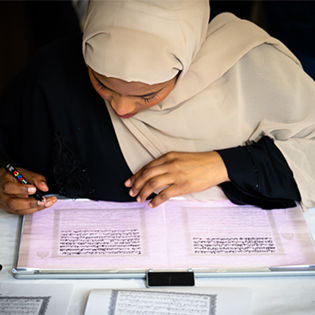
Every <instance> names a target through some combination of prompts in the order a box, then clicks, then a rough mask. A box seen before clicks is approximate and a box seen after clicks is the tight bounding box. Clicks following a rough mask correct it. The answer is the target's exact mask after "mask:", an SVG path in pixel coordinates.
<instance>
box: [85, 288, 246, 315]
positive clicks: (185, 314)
mask: <svg viewBox="0 0 315 315" xmlns="http://www.w3.org/2000/svg"><path fill="white" fill-rule="evenodd" d="M250 313H251V294H250V291H249V290H246V289H242V288H238V289H237V290H231V289H225V288H220V289H219V288H191V289H190V290H189V289H187V288H186V289H173V290H171V291H170V290H165V289H159V290H156V289H154V290H151V289H148V290H92V291H91V292H90V294H89V298H88V301H87V305H86V309H85V313H84V314H85V315H92V314H93V315H98V314H102V315H134V314H155V315H191V314H199V315H227V314H242V315H246V314H250Z"/></svg>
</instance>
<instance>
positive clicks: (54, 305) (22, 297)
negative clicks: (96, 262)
mask: <svg viewBox="0 0 315 315" xmlns="http://www.w3.org/2000/svg"><path fill="white" fill-rule="evenodd" d="M72 288H73V286H72V285H69V284H63V285H62V286H60V285H47V284H40V283H38V284H36V286H35V285H30V284H24V283H22V284H21V283H15V284H12V283H1V284H0V314H10V315H55V314H67V310H68V307H69V302H70V298H71V294H72Z"/></svg>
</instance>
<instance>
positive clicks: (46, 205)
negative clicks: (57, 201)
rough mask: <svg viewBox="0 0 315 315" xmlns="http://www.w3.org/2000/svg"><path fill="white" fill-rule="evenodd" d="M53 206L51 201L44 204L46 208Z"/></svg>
mask: <svg viewBox="0 0 315 315" xmlns="http://www.w3.org/2000/svg"><path fill="white" fill-rule="evenodd" d="M53 204H54V202H53V201H51V200H50V201H48V202H47V203H46V204H45V207H46V208H48V207H51V206H52V205H53Z"/></svg>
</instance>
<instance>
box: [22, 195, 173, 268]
mask: <svg viewBox="0 0 315 315" xmlns="http://www.w3.org/2000/svg"><path fill="white" fill-rule="evenodd" d="M162 211H163V209H162V208H160V209H150V208H149V207H147V208H146V207H145V206H144V205H139V204H137V203H111V202H108V203H107V202H95V201H81V202H80V201H73V200H61V201H58V203H57V205H56V206H54V207H52V208H49V209H46V210H44V211H40V212H36V213H34V214H32V215H27V216H25V222H24V230H23V236H22V242H21V247H20V254H19V261H18V266H19V267H22V268H23V267H29V268H41V269H55V268H60V269H82V268H83V269H93V270H95V269H102V270H103V269H123V268H131V269H133V268H136V269H146V268H147V266H150V265H151V263H152V262H154V264H153V265H152V267H156V266H163V267H166V266H167V265H168V259H167V257H166V256H165V255H164V253H165V251H166V246H167V240H166V238H165V237H164V235H165V232H164V229H165V226H166V225H165V221H164V217H163V214H162ZM151 227H153V228H151Z"/></svg>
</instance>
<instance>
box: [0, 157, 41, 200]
mask: <svg viewBox="0 0 315 315" xmlns="http://www.w3.org/2000/svg"><path fill="white" fill-rule="evenodd" d="M1 166H2V167H4V168H5V169H6V171H7V172H8V173H10V174H11V175H12V176H13V177H14V178H16V179H17V180H18V181H19V182H20V183H21V184H25V185H31V183H29V182H28V181H27V180H26V179H25V177H24V176H23V175H22V174H21V172H19V171H18V170H17V169H16V168H15V167H14V166H13V165H12V164H11V163H9V162H5V161H4V160H3V158H1V159H0V167H1ZM30 196H31V197H34V198H35V199H36V200H39V201H44V199H43V195H42V193H41V191H39V190H38V189H37V191H36V192H35V194H33V195H30Z"/></svg>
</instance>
